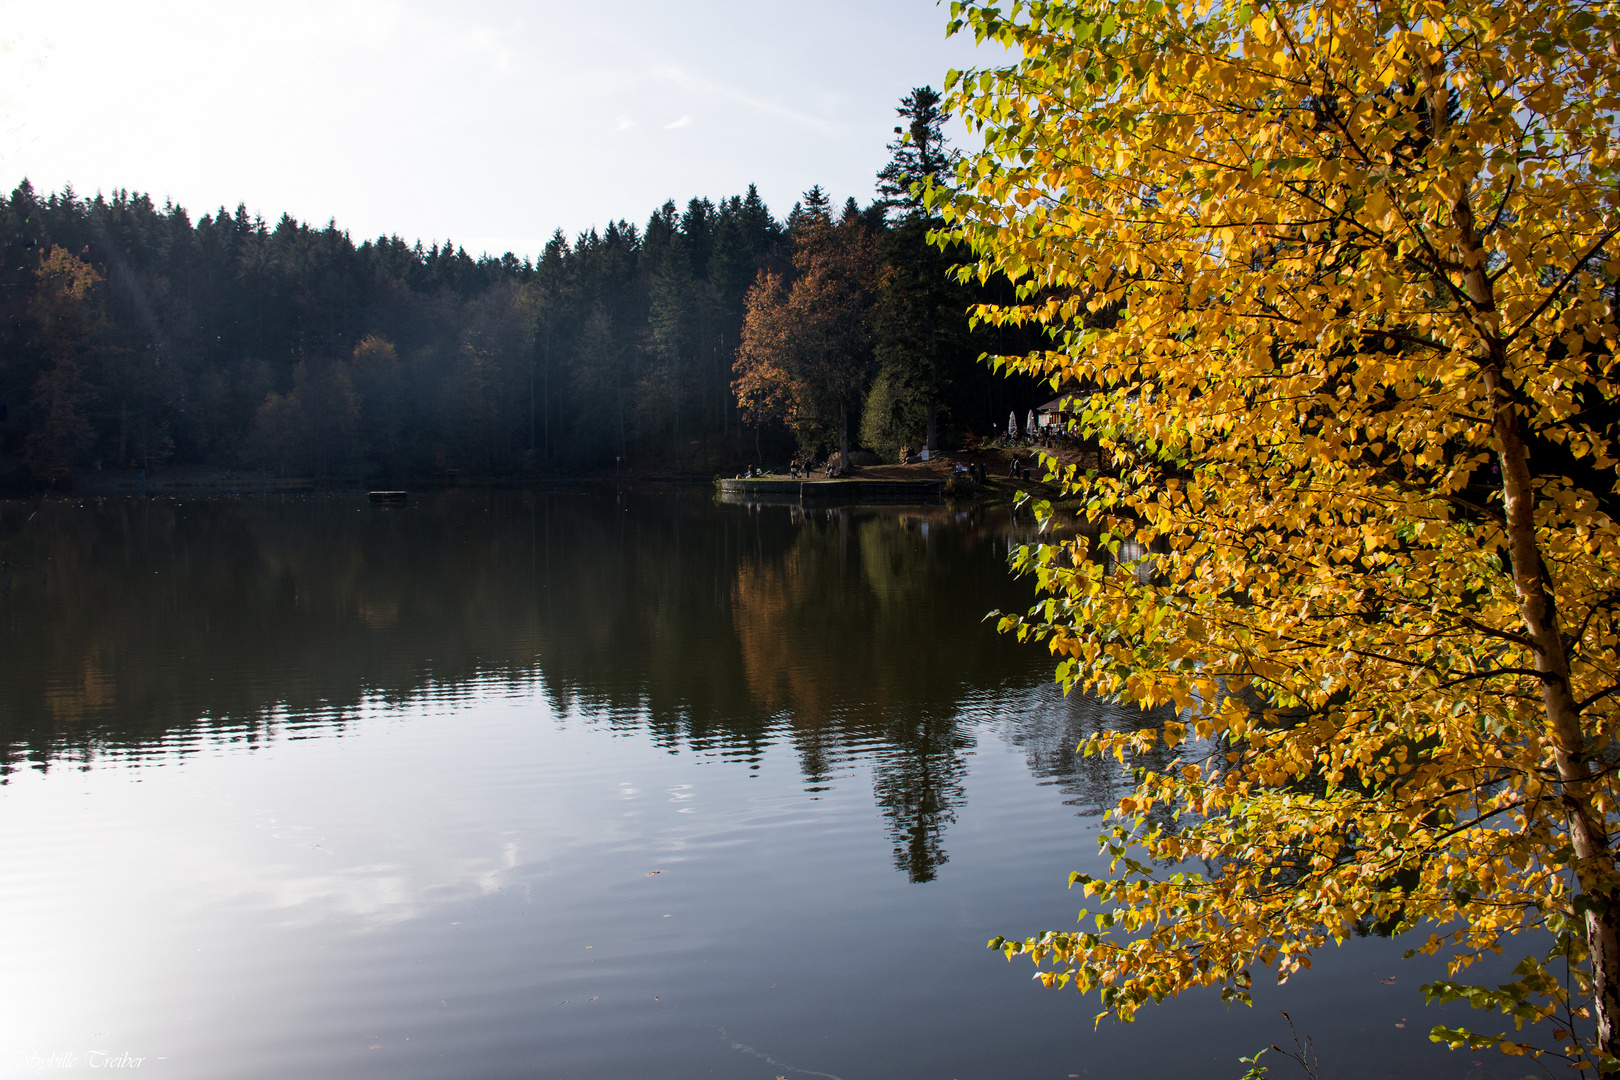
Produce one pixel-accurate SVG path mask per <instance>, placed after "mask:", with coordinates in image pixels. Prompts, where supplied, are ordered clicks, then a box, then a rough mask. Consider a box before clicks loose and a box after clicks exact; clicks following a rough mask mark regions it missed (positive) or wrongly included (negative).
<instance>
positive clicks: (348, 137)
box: [0, 0, 1002, 257]
mask: <svg viewBox="0 0 1620 1080" xmlns="http://www.w3.org/2000/svg"><path fill="white" fill-rule="evenodd" d="M948 18H949V9H948V4H946V5H944V6H940V5H936V4H935V3H934V0H865V2H854V0H821V2H820V3H816V4H804V3H792V4H790V3H783V2H776V0H751V2H750V0H688V2H686V3H675V2H671V0H658V2H655V0H575V2H572V3H561V2H556V0H527V2H521V0H458V2H457V3H455V4H448V3H426V2H422V0H269V2H267V3H257V4H248V3H237V2H227V3H219V2H217V0H0V185H3V188H4V190H5V191H8V192H9V191H10V190H11V189H12V188H13V187H15V186H16V184H17V183H18V182H19V181H21V180H22V179H23V178H24V177H26V178H27V179H28V180H29V181H30V182H31V183H32V184H33V185H34V187H35V189H36V190H38V191H41V192H44V191H61V190H62V189H63V187H64V186H65V185H69V184H71V185H72V187H73V189H74V191H75V192H77V193H78V194H80V195H90V194H94V193H95V192H97V191H102V192H110V191H113V190H116V189H119V188H126V189H129V190H131V191H143V192H147V193H149V194H150V195H151V196H152V198H153V199H154V200H155V201H156V202H158V203H159V204H160V205H161V204H162V203H163V202H164V201H165V200H173V201H174V202H176V203H179V204H180V205H182V206H184V207H185V208H186V209H187V210H188V211H189V212H190V213H191V216H192V219H193V220H196V219H197V218H199V217H201V216H202V215H203V214H204V213H207V212H210V211H213V210H215V209H217V208H218V207H220V206H225V207H228V208H231V209H234V208H235V207H236V205H237V204H238V203H244V204H246V206H247V208H248V210H249V211H250V212H251V213H257V214H261V215H263V216H264V217H265V218H266V219H267V220H269V221H271V222H272V223H273V222H274V221H275V219H277V218H279V217H280V215H281V214H282V213H283V212H287V213H290V214H292V215H293V216H294V217H295V218H298V219H299V220H301V221H308V222H311V223H314V224H318V225H324V224H325V223H326V222H327V221H329V220H335V221H336V223H337V225H338V227H339V228H342V229H346V230H348V231H349V233H350V234H351V235H352V236H353V237H354V239H355V240H356V242H358V241H360V240H362V239H365V238H368V237H375V236H379V235H384V234H395V235H399V236H402V237H404V238H405V239H406V240H407V241H414V240H417V239H421V240H422V241H423V243H424V244H430V243H433V242H441V243H442V242H443V241H444V240H446V239H450V240H453V241H454V242H455V243H456V244H457V245H459V246H463V247H465V248H466V249H467V250H468V252H470V253H472V254H474V255H478V254H480V253H489V254H495V255H499V254H501V253H502V252H505V251H512V252H514V253H516V254H517V255H518V256H520V257H523V256H530V257H532V256H533V255H535V254H536V253H538V252H539V250H540V248H541V247H542V246H543V245H544V244H545V242H546V239H547V238H548V237H549V236H550V235H551V233H552V231H553V230H555V229H557V228H561V229H562V230H563V231H564V232H565V233H566V234H568V235H569V236H570V237H571V236H573V235H574V234H576V233H578V232H580V231H582V230H585V229H589V228H591V227H593V226H597V227H600V226H603V225H605V224H606V223H607V222H608V221H610V220H616V219H619V218H626V219H628V220H630V221H632V222H635V223H636V224H638V225H641V224H644V223H645V222H646V219H647V217H648V215H649V214H650V213H651V212H652V211H653V210H654V209H655V208H656V207H658V206H659V205H660V204H662V203H663V202H664V200H665V199H670V198H673V199H674V200H676V203H677V204H678V205H682V206H684V205H685V203H686V200H687V199H688V198H690V197H692V196H694V195H702V196H707V197H709V198H711V199H716V200H718V199H720V198H722V197H725V196H729V195H732V194H741V193H742V192H744V191H745V190H746V188H747V185H748V184H749V183H755V184H757V185H758V186H759V191H760V194H761V195H762V196H763V197H764V198H765V201H766V203H767V204H768V205H769V206H770V208H771V210H772V212H773V213H775V214H776V216H777V217H778V218H782V217H785V216H786V215H787V212H788V210H789V209H791V207H792V205H793V203H794V201H795V200H797V199H798V198H799V196H800V194H801V193H802V192H803V191H805V190H806V189H808V188H809V187H810V186H811V185H812V184H820V185H821V186H822V187H823V188H824V189H825V190H827V191H828V192H829V193H830V194H831V195H832V197H833V199H834V201H835V202H836V203H842V202H843V200H844V199H845V198H846V197H847V196H854V197H855V198H856V200H857V201H859V202H860V203H862V204H865V203H867V202H869V201H871V199H872V198H873V197H874V194H875V189H874V184H875V174H876V172H877V171H878V169H880V168H882V166H883V163H884V162H885V161H886V160H887V159H888V151H887V150H886V149H885V144H886V143H888V142H889V141H891V140H892V139H893V138H894V135H893V128H894V125H895V124H896V122H897V118H896V116H895V112H894V110H895V106H896V105H898V104H899V101H900V98H901V97H902V96H903V95H904V94H906V93H907V92H909V91H910V90H911V88H913V87H916V86H922V85H932V86H933V87H934V88H935V89H940V88H942V86H943V83H944V78H945V73H946V71H947V70H949V69H951V68H953V67H955V68H967V67H975V66H985V65H989V64H994V63H996V62H998V61H1000V60H1001V59H1002V54H1000V53H999V52H995V53H992V52H991V51H990V50H980V49H975V47H974V45H973V41H972V38H971V36H959V37H957V38H950V39H948V38H947V37H946V33H945V27H946V22H947V21H948ZM947 130H948V133H949V134H950V135H952V137H953V142H954V143H955V144H956V145H958V146H962V147H963V148H965V149H972V148H973V147H972V144H971V142H970V140H969V138H968V136H967V133H966V131H965V130H964V129H962V128H960V127H959V126H954V125H953V126H952V127H950V128H948V129H947Z"/></svg>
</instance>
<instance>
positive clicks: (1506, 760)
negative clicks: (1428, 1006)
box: [935, 0, 1620, 1071]
mask: <svg viewBox="0 0 1620 1080" xmlns="http://www.w3.org/2000/svg"><path fill="white" fill-rule="evenodd" d="M953 20H954V22H953V28H954V29H955V30H957V31H958V32H972V33H974V34H976V35H978V36H979V37H980V38H981V39H989V40H993V41H995V42H997V43H1000V44H1002V45H1004V46H1007V47H1009V48H1012V49H1014V50H1016V51H1017V57H1018V58H1017V59H1016V60H1015V61H1014V62H1012V63H1010V64H1008V65H1007V66H1005V67H1000V68H993V69H988V70H983V71H971V72H967V73H965V74H961V75H955V76H953V81H952V83H951V86H952V96H951V106H952V108H953V109H954V110H955V111H956V112H957V113H958V114H959V115H961V116H963V117H965V118H966V119H967V121H968V123H969V124H970V126H972V127H973V128H974V129H976V130H978V131H980V132H982V133H983V135H984V137H985V145H986V149H985V150H984V152H982V153H980V154H978V155H977V156H976V157H974V158H973V159H971V160H968V161H966V162H964V163H963V165H962V167H961V169H960V170H959V175H958V186H957V187H956V188H955V189H954V190H953V191H952V192H950V193H943V192H940V193H936V196H935V198H936V201H937V202H938V203H940V204H941V210H942V211H943V212H944V213H945V214H946V216H947V219H948V222H949V226H948V228H947V229H946V230H945V231H944V233H942V239H943V240H946V241H963V242H966V243H968V244H970V245H971V246H972V249H973V251H974V252H975V259H976V262H975V264H974V265H971V266H968V267H964V268H963V273H964V274H971V273H977V274H980V275H983V276H989V275H992V274H1005V275H1007V276H1009V277H1011V278H1012V279H1014V280H1015V281H1016V282H1017V283H1018V286H1019V298H1020V299H1019V302H1016V303H1012V304H1008V305H1004V306H999V307H986V308H981V309H980V310H979V312H978V315H979V317H980V318H982V319H987V320H990V321H992V322H997V323H1036V324H1039V325H1042V326H1044V327H1046V328H1047V329H1049V331H1050V333H1051V339H1050V348H1048V349H1045V350H1042V351H1038V352H1035V353H1032V354H1030V355H1024V356H1011V357H1000V358H996V359H997V362H998V363H1003V364H1005V365H1006V366H1008V367H1010V368H1012V369H1014V370H1017V371H1023V372H1031V373H1036V374H1040V375H1043V376H1047V377H1049V378H1050V379H1051V380H1052V382H1053V385H1054V386H1071V387H1078V388H1079V391H1078V393H1077V405H1076V408H1077V410H1078V411H1079V412H1080V414H1081V422H1082V425H1083V427H1084V428H1085V429H1086V430H1087V432H1088V433H1090V434H1092V435H1094V436H1096V437H1099V438H1100V439H1101V440H1102V442H1103V444H1104V449H1105V450H1107V451H1108V453H1107V454H1106V455H1104V458H1103V462H1102V464H1104V465H1107V466H1108V467H1107V468H1101V467H1100V468H1099V469H1097V470H1092V471H1090V472H1082V471H1079V470H1077V469H1074V468H1063V469H1056V467H1055V466H1054V471H1056V472H1058V473H1059V474H1060V475H1061V478H1062V480H1063V481H1064V483H1065V484H1066V486H1067V492H1068V494H1069V495H1070V496H1071V497H1072V498H1074V499H1075V500H1077V505H1078V506H1079V508H1080V510H1079V513H1080V515H1081V517H1082V518H1083V519H1084V521H1085V522H1086V523H1087V524H1088V526H1089V527H1088V528H1085V529H1082V530H1081V531H1082V533H1086V532H1089V533H1090V536H1089V538H1087V537H1086V536H1082V538H1080V539H1075V540H1063V541H1059V540H1057V539H1055V538H1054V539H1053V540H1052V542H1050V543H1048V544H1045V545H1037V546H1031V547H1029V548H1026V549H1025V551H1024V552H1023V554H1022V555H1020V556H1019V559H1018V562H1019V565H1020V566H1021V567H1023V568H1025V569H1028V570H1032V571H1033V572H1035V573H1036V574H1038V576H1039V582H1040V585H1041V586H1042V587H1043V589H1044V590H1045V592H1046V594H1047V596H1046V598H1045V599H1044V600H1043V601H1042V602H1041V603H1040V604H1039V605H1038V606H1037V607H1035V608H1034V609H1032V610H1031V611H1030V612H1029V613H1028V615H1026V616H1021V617H1016V618H1008V619H1006V620H1005V622H1004V626H1005V627H1006V628H1008V629H1015V630H1016V631H1017V632H1018V633H1019V634H1021V635H1024V636H1027V637H1031V638H1035V639H1040V640H1044V641H1045V642H1046V643H1047V644H1048V645H1049V646H1050V647H1051V649H1052V650H1053V652H1054V653H1056V654H1057V655H1058V656H1059V657H1060V658H1061V659H1060V662H1059V668H1058V672H1059V677H1060V678H1061V680H1062V681H1063V683H1064V684H1065V686H1066V687H1083V688H1085V689H1087V690H1091V691H1094V692H1099V693H1103V694H1114V695H1123V696H1125V697H1127V698H1130V699H1133V700H1135V701H1137V702H1139V703H1141V704H1143V705H1162V704H1166V703H1174V704H1175V705H1177V706H1179V708H1180V713H1179V714H1178V715H1179V718H1178V719H1177V720H1175V721H1173V722H1170V723H1167V724H1165V725H1163V726H1162V728H1155V729H1152V730H1143V731H1140V732H1137V733H1134V734H1129V735H1118V736H1099V737H1096V738H1094V739H1091V740H1090V741H1089V742H1088V743H1087V744H1086V745H1085V747H1084V749H1085V750H1086V751H1087V752H1089V753H1092V754H1112V755H1116V756H1118V757H1119V758H1121V759H1122V760H1129V759H1130V758H1131V757H1132V755H1138V754H1141V753H1142V752H1143V751H1145V750H1147V749H1148V748H1149V747H1153V746H1158V745H1159V744H1161V743H1162V744H1163V745H1164V746H1165V747H1167V748H1168V749H1161V750H1159V751H1158V753H1161V754H1163V753H1171V754H1176V755H1179V760H1176V761H1175V763H1174V764H1173V765H1172V766H1171V767H1169V768H1166V769H1156V770H1147V771H1143V772H1141V773H1139V774H1138V775H1139V777H1140V779H1139V781H1138V783H1137V784H1136V786H1135V787H1134V790H1132V791H1131V792H1130V793H1129V794H1128V795H1127V796H1125V797H1124V798H1122V799H1120V800H1119V802H1118V804H1117V806H1115V808H1114V810H1113V812H1112V821H1111V825H1110V828H1109V829H1108V830H1105V835H1104V837H1103V842H1104V845H1105V848H1106V850H1107V851H1108V852H1109V853H1111V854H1112V856H1113V862H1112V871H1111V872H1110V873H1109V874H1108V875H1105V876H1098V877H1087V876H1084V875H1077V876H1076V878H1075V880H1076V881H1078V882H1079V883H1081V884H1083V885H1084V888H1085V891H1086V892H1087V893H1088V894H1094V895H1097V896H1100V897H1101V898H1102V899H1103V901H1104V902H1105V910H1104V911H1103V912H1102V914H1100V915H1099V916H1097V920H1096V924H1095V926H1094V927H1093V925H1092V924H1091V923H1090V922H1089V921H1088V922H1087V923H1086V924H1085V926H1084V927H1083V928H1082V929H1081V930H1078V931H1075V932H1072V933H1047V934H1041V935H1037V936H1034V937H1027V938H1024V939H1023V940H1021V941H1013V942H1004V941H1001V940H1000V939H998V940H997V941H996V942H993V943H992V944H996V945H1000V946H1001V947H1003V948H1005V949H1006V951H1007V952H1008V954H1009V955H1013V954H1018V953H1024V954H1028V955H1030V956H1032V957H1033V958H1034V959H1035V961H1036V963H1037V964H1038V965H1041V968H1040V971H1039V974H1040V977H1041V978H1043V979H1044V980H1046V981H1047V982H1048V984H1049V985H1050V984H1053V983H1056V984H1063V983H1067V982H1071V981H1072V982H1073V983H1074V984H1075V985H1077V986H1078V987H1080V988H1081V989H1088V988H1098V989H1100V992H1101V996H1102V1001H1103V1003H1104V1005H1105V1007H1106V1008H1107V1009H1108V1010H1111V1011H1112V1012H1114V1013H1116V1014H1118V1015H1119V1016H1121V1017H1124V1018H1129V1017H1130V1016H1131V1014H1132V1013H1133V1012H1134V1011H1135V1010H1136V1009H1137V1008H1138V1007H1139V1006H1140V1005H1142V1004H1143V1003H1145V1002H1147V1001H1152V1000H1158V999H1161V998H1163V997H1165V996H1167V995H1174V994H1176V993H1179V992H1181V991H1183V990H1185V989H1188V988H1191V987H1197V986H1220V987H1222V988H1223V992H1224V993H1225V994H1226V995H1228V996H1231V997H1237V998H1239V999H1246V998H1247V993H1246V990H1245V988H1246V987H1247V986H1248V985H1249V981H1250V979H1251V974H1252V971H1253V970H1255V969H1257V968H1259V967H1262V966H1264V967H1269V968H1272V969H1274V970H1275V971H1276V972H1277V974H1278V975H1279V976H1281V977H1286V976H1287V975H1289V974H1290V973H1293V972H1295V971H1297V970H1298V969H1300V968H1301V967H1305V966H1308V965H1309V960H1310V956H1311V954H1312V953H1313V951H1315V950H1317V949H1319V948H1321V947H1322V946H1324V945H1325V944H1327V943H1328V942H1330V941H1339V940H1342V939H1344V938H1345V937H1346V936H1348V935H1350V934H1352V933H1353V932H1355V931H1356V930H1357V929H1358V928H1360V929H1365V928H1368V927H1381V928H1384V929H1386V930H1388V931H1391V932H1395V933H1402V932H1409V933H1412V934H1413V935H1414V937H1415V938H1416V943H1417V944H1418V946H1419V948H1420V949H1421V950H1422V951H1425V952H1429V953H1435V952H1442V951H1443V952H1445V953H1446V955H1448V956H1450V957H1451V969H1450V977H1449V978H1448V979H1444V980H1441V981H1438V982H1436V983H1434V984H1431V986H1429V987H1428V988H1427V989H1428V992H1429V993H1430V994H1431V995H1432V996H1438V997H1441V998H1456V997H1466V998H1467V999H1468V1000H1470V1001H1471V1002H1473V1003H1474V1004H1475V1005H1480V1006H1490V1007H1497V1008H1500V1009H1501V1010H1502V1011H1503V1012H1505V1013H1508V1014H1510V1015H1511V1016H1512V1018H1513V1020H1514V1023H1515V1024H1516V1025H1522V1024H1524V1023H1526V1022H1538V1021H1542V1020H1547V1021H1551V1023H1552V1033H1553V1042H1552V1044H1551V1047H1550V1048H1549V1046H1548V1044H1547V1043H1546V1042H1545V1040H1538V1041H1536V1042H1521V1041H1519V1039H1520V1037H1519V1036H1516V1035H1514V1034H1513V1033H1512V1032H1506V1033H1497V1034H1492V1033H1490V1032H1473V1031H1468V1030H1463V1029H1449V1028H1443V1027H1437V1028H1435V1029H1434V1031H1433V1033H1432V1035H1433V1037H1434V1038H1437V1039H1442V1040H1445V1041H1448V1042H1451V1043H1452V1044H1453V1045H1463V1044H1471V1045H1475V1046H1479V1045H1485V1044H1495V1045H1499V1046H1500V1047H1501V1048H1502V1049H1504V1050H1505V1051H1507V1052H1510V1053H1526V1052H1531V1053H1542V1052H1549V1053H1560V1054H1563V1055H1565V1056H1567V1057H1568V1058H1570V1059H1571V1060H1572V1061H1573V1062H1574V1063H1576V1064H1578V1065H1579V1066H1581V1067H1582V1068H1598V1069H1602V1070H1604V1071H1607V1070H1610V1069H1613V1068H1616V1067H1617V1066H1620V1062H1617V1061H1616V1057H1617V1055H1620V866H1617V850H1616V849H1617V843H1620V836H1617V835H1616V833H1617V826H1620V819H1617V810H1620V804H1617V799H1620V777H1617V770H1620V745H1617V744H1616V742H1615V733H1616V725H1617V721H1620V658H1617V648H1620V621H1617V617H1616V616H1617V605H1620V528H1617V526H1616V517H1617V516H1620V515H1617V506H1620V500H1617V493H1616V490H1615V479H1616V461H1617V458H1620V427H1617V420H1620V408H1617V405H1616V400H1617V397H1620V386H1617V385H1616V378H1615V375H1616V370H1615V350H1616V345H1617V328H1616V309H1617V307H1620V250H1617V244H1616V233H1617V231H1620V125H1617V109H1620V51H1617V46H1616V44H1615V43H1616V41H1620V9H1617V7H1616V5H1615V4H1614V3H1613V2H1584V0H1480V2H1476V3H1469V4H1458V3H1447V2H1444V0H1274V2H1268V0H1184V2H1183V0H1169V2H1166V0H1107V2H1106V3H1105V2H1103V0H1052V2H1033V3H1031V2H1023V0H1017V2H1013V3H1012V4H1011V5H1010V6H1003V5H998V4H994V3H956V4H953ZM1042 509H1043V510H1044V512H1046V513H1047V514H1051V513H1052V509H1051V508H1050V507H1044V508H1042ZM1122 542H1124V543H1125V544H1127V550H1128V551H1135V552H1141V553H1142V554H1141V557H1140V558H1136V559H1121V558H1117V555H1118V553H1119V551H1120V550H1121V547H1120V545H1121V544H1122ZM1103 549H1106V550H1107V552H1109V553H1112V554H1113V555H1114V556H1116V557H1100V556H1101V555H1102V553H1103ZM1528 931H1541V932H1544V935H1545V936H1536V935H1532V938H1531V939H1530V940H1533V941H1536V942H1541V943H1549V942H1550V948H1541V947H1540V946H1538V947H1537V948H1536V950H1535V954H1534V955H1531V956H1529V957H1527V958H1526V959H1525V960H1524V961H1523V962H1522V963H1521V964H1520V965H1519V966H1518V968H1517V969H1516V970H1515V973H1514V975H1513V977H1512V979H1511V980H1510V981H1509V982H1508V983H1506V984H1503V985H1500V986H1494V987H1481V986H1469V985H1467V984H1466V983H1464V982H1462V981H1458V980H1459V977H1460V976H1461V975H1462V973H1463V971H1464V969H1466V968H1467V967H1468V965H1469V964H1470V962H1471V961H1472V960H1474V959H1476V958H1478V957H1479V956H1481V955H1483V954H1485V953H1487V952H1494V951H1497V950H1499V949H1500V948H1502V947H1504V945H1505V944H1506V939H1508V938H1510V937H1512V936H1514V935H1519V934H1523V933H1526V932H1528ZM1565 965H1567V968H1566V967H1565ZM1561 973H1565V974H1567V975H1568V976H1569V980H1570V981H1568V982H1567V983H1566V981H1565V978H1564V977H1563V975H1562V974H1561Z"/></svg>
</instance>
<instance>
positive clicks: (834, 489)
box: [715, 476, 945, 506]
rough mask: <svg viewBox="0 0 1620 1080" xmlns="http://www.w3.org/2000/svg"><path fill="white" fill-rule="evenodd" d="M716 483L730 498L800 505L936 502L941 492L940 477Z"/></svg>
mask: <svg viewBox="0 0 1620 1080" xmlns="http://www.w3.org/2000/svg"><path fill="white" fill-rule="evenodd" d="M715 483H716V486H718V487H719V489H720V496H721V498H723V499H727V500H728V501H729V500H739V499H748V500H756V499H757V500H760V501H763V502H796V503H800V504H803V505H814V506H831V505H845V506H848V505H896V504H901V505H917V504H922V503H937V502H939V501H940V499H941V498H942V497H943V495H944V491H945V481H943V480H862V479H860V478H859V477H851V478H848V479H838V480H795V479H793V478H792V477H787V476H758V477H754V478H752V479H743V478H735V479H721V480H717V481H716V482H715Z"/></svg>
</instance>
